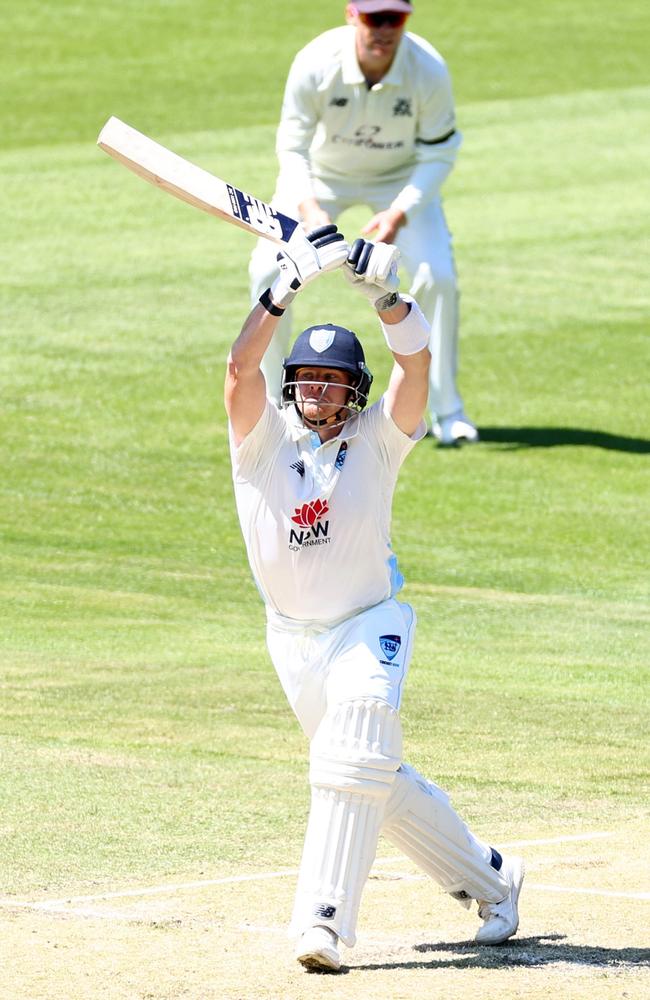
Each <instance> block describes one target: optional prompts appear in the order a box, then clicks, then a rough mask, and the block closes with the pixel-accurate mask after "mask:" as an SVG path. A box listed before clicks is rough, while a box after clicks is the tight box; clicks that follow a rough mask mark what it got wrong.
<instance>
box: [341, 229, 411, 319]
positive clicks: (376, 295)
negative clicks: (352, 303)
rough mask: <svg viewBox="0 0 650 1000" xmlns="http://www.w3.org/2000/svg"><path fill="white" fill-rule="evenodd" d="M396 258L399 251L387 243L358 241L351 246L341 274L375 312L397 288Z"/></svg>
mask: <svg viewBox="0 0 650 1000" xmlns="http://www.w3.org/2000/svg"><path fill="white" fill-rule="evenodd" d="M399 258H400V252H399V250H398V249H397V247H395V246H392V244H390V243H372V242H371V241H370V240H364V239H358V240H355V241H354V243H353V244H352V247H351V249H350V253H349V254H348V258H347V261H346V264H345V267H344V268H343V274H344V275H345V277H346V279H347V280H348V281H349V282H350V284H351V285H352V286H353V287H354V288H356V289H357V290H358V291H359V292H360V293H361V295H364V296H365V297H366V298H367V299H368V301H369V302H370V303H371V305H373V306H374V307H375V309H378V308H381V306H382V305H385V301H384V300H388V299H389V298H390V296H392V295H393V294H394V293H395V292H397V289H398V288H399V278H398V277H397V265H398V263H399Z"/></svg>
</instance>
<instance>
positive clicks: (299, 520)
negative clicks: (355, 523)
mask: <svg viewBox="0 0 650 1000" xmlns="http://www.w3.org/2000/svg"><path fill="white" fill-rule="evenodd" d="M328 513H329V504H328V502H327V500H310V501H309V502H308V503H304V504H302V506H300V507H296V508H295V510H294V512H293V514H292V515H291V520H292V521H293V523H294V524H295V525H297V527H295V528H291V529H290V531H289V548H290V549H291V551H292V552H298V551H299V550H300V549H303V548H306V547H308V546H310V545H329V544H330V541H331V539H330V537H329V530H330V523H329V521H326V520H324V518H325V515H326V514H328Z"/></svg>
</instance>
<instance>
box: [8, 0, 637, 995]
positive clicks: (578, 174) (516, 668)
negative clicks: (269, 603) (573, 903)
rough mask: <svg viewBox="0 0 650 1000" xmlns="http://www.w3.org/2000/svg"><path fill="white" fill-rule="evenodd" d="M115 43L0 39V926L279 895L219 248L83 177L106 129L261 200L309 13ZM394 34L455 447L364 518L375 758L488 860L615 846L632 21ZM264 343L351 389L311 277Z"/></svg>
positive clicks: (235, 236) (120, 14)
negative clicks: (452, 378)
mask: <svg viewBox="0 0 650 1000" xmlns="http://www.w3.org/2000/svg"><path fill="white" fill-rule="evenodd" d="M134 7H135V5H132V4H127V3H126V2H125V0H116V2H115V3H113V4H112V5H111V6H110V7H106V6H105V5H103V4H99V3H97V2H90V0H87V2H85V3H75V4H73V3H71V2H70V0H59V2H58V3H56V4H54V3H51V2H44V0H43V2H38V0H25V2H24V3H23V4H22V5H20V7H14V8H13V9H11V10H7V11H6V12H4V14H3V31H4V35H5V44H4V45H3V51H4V52H5V59H4V71H3V75H4V80H5V83H4V92H5V100H4V101H3V102H2V105H1V106H0V126H1V127H0V173H1V175H2V184H1V185H0V218H1V219H2V230H3V233H4V239H3V241H2V244H1V245H0V263H1V273H2V282H1V290H0V336H1V344H2V354H1V360H0V470H1V471H0V531H1V549H0V690H1V692H2V697H1V700H0V760H1V761H2V769H1V777H0V781H1V783H2V785H1V788H0V801H1V802H2V813H1V818H0V829H1V830H2V834H3V836H2V840H3V850H2V853H1V855H0V878H1V880H2V886H3V890H2V891H3V894H4V896H5V897H7V896H10V895H12V894H17V895H20V896H28V895H29V894H30V893H34V892H37V891H39V892H40V891H47V892H50V893H61V892H73V891H77V892H83V891H85V890H86V889H87V887H89V886H100V887H101V886H116V885H129V884H137V883H139V884H146V883H152V884H154V883H156V882H159V881H161V880H165V879H167V878H169V879H176V878H179V877H181V876H182V877H184V878H198V877H199V876H200V873H202V872H205V871H208V872H210V873H215V872H223V873H231V872H235V871H240V870H251V869H254V870H260V871H261V870H264V869H268V868H273V867H274V866H278V865H281V864H290V865H295V864H296V863H297V860H298V858H299V852H300V846H301V840H302V832H303V826H304V817H305V811H306V808H307V795H308V793H307V784H306V748H305V745H304V742H303V739H302V737H301V736H300V734H299V733H298V731H297V726H296V724H295V723H294V720H293V719H292V717H291V716H290V713H289V710H288V708H287V707H286V705H285V702H284V699H283V696H282V693H281V691H280V689H279V685H278V684H277V681H276V679H275V676H274V674H273V671H272V668H271V666H270V663H269V661H268V658H267V656H266V652H265V647H264V644H263V611H262V608H261V606H260V604H259V600H258V596H257V592H256V590H255V587H254V585H253V583H252V581H251V579H250V576H249V572H248V568H247V565H246V562H245V556H244V551H243V544H242V542H241V540H240V536H239V529H238V525H237V522H236V517H235V511H234V503H233V499H232V491H231V484H230V470H229V463H228V455H227V447H226V424H225V418H224V412H223V405H222V401H221V392H222V381H223V369H224V360H225V357H226V354H227V349H228V346H229V343H230V342H231V340H232V339H233V338H234V336H235V335H236V333H237V332H238V329H239V325H240V323H241V321H242V319H243V317H244V315H245V313H246V311H247V308H248V298H247V295H248V293H247V273H246V267H247V260H248V255H249V253H250V250H251V249H252V243H251V241H250V239H249V238H248V237H247V235H246V234H244V233H242V232H241V231H240V230H237V229H234V228H232V227H229V226H227V225H223V224H220V223H219V222H217V221H216V220H214V219H211V218H209V217H208V216H205V215H203V214H201V213H199V212H196V211H195V210H192V209H191V208H189V207H188V206H186V205H182V204H180V203H178V202H176V201H175V200H173V199H170V198H168V197H166V196H164V195H163V194H161V193H159V192H156V191H154V190H153V189H151V188H150V187H148V186H147V185H145V184H143V183H142V182H141V181H140V180H139V179H137V178H135V177H133V176H132V175H130V174H129V173H127V171H125V170H123V169H122V168H121V167H119V166H118V165H116V164H115V163H114V162H112V161H110V160H109V159H108V158H107V157H106V156H104V154H102V153H101V152H100V151H99V150H97V149H96V147H95V140H96V136H97V133H98V132H99V130H100V128H101V126H102V125H103V123H104V121H105V120H106V118H107V117H108V116H109V115H110V114H116V115H118V116H120V117H122V118H125V119H126V120H127V121H130V122H131V123H132V124H133V125H135V126H136V127H138V128H140V129H142V130H143V131H145V132H148V133H150V134H152V135H154V136H155V137H156V138H158V139H160V140H161V141H163V142H165V143H166V144H168V145H170V146H172V148H175V149H176V150H177V151H178V152H180V153H182V154H184V155H186V156H188V157H189V158H190V159H194V160H195V161H197V162H199V163H201V164H202V165H203V166H205V167H207V168H208V169H213V170H214V171H215V172H216V173H218V174H219V175H220V176H223V177H226V178H229V179H232V180H234V181H236V182H237V183H238V184H239V185H240V186H241V187H244V188H245V189H249V190H253V191H255V192H256V193H258V194H259V195H260V196H261V197H270V195H271V193H272V190H273V182H274V178H275V159H274V154H273V139H274V128H275V122H276V118H277V113H278V109H279V103H280V96H281V88H282V85H283V82H284V76H285V73H286V70H287V68H288V65H289V62H290V59H291V57H292V55H293V53H294V52H295V51H296V50H297V49H298V48H299V47H300V45H301V44H303V43H304V42H306V41H307V40H308V39H309V38H310V37H312V36H313V35H314V34H316V33H317V32H318V31H319V30H323V29H325V28H326V27H330V26H334V25H336V24H337V23H339V21H340V17H341V7H342V5H340V4H339V3H333V2H331V0H328V2H327V3H326V4H324V5H320V6H313V5H312V6H309V7H306V8H305V10H304V11H302V10H301V11H300V16H299V18H298V17H297V12H296V7H295V4H288V3H285V2H283V3H280V4H278V5H276V7H274V13H273V17H272V18H269V17H268V12H267V8H266V7H265V5H263V4H262V3H260V2H258V0H246V2H244V0H239V2H237V0H235V2H234V3H232V4H230V5H228V6H226V7H222V8H217V7H216V6H215V5H214V4H213V3H208V2H207V0H197V2H193V3H190V2H189V0H168V2H162V0H160V2H155V3H154V2H146V3H143V4H141V5H139V7H138V8H137V10H135V9H134ZM424 8H425V5H424V4H423V3H420V4H418V12H417V14H416V15H415V16H414V18H413V25H412V26H413V30H415V31H416V32H418V33H420V34H423V35H425V36H426V37H428V38H430V39H431V40H432V41H433V42H434V44H436V45H437V46H438V47H439V48H440V50H441V51H442V52H443V54H444V55H445V57H446V58H447V60H448V62H449V65H450V68H451V70H452V74H453V78H454V82H455V90H456V97H457V102H458V112H459V123H460V127H461V129H462V131H463V133H464V136H465V141H464V148H463V150H462V152H461V156H460V158H459V161H458V165H457V168H456V170H455V172H454V174H453V175H452V178H451V179H450V181H449V182H448V184H447V186H446V189H445V195H446V200H445V204H446V209H447V214H448V217H449V220H450V223H451V226H452V229H453V231H454V234H455V245H456V252H457V263H458V268H459V272H460V278H461V285H462V292H463V297H462V347H461V377H460V382H461V387H462V391H463V395H464V397H465V401H466V404H467V408H468V411H469V413H470V414H471V416H472V417H474V418H475V419H476V420H477V421H478V424H479V426H480V428H481V431H482V439H483V440H482V442H481V444H479V445H478V446H477V447H475V448H473V449H465V450H460V451H453V452H446V451H441V450H437V449H436V448H434V447H432V446H431V445H430V443H429V442H425V443H424V444H422V445H420V446H419V447H418V448H417V449H416V450H415V452H414V454H413V455H412V456H411V457H410V459H409V461H408V464H407V466H406V467H405V470H404V473H403V476H402V479H401V482H400V485H399V489H398V492H397V496H396V504H395V516H394V527H393V541H394V544H395V547H396V550H397V553H398V556H399V557H400V563H401V566H402V569H403V571H404V573H405V576H406V579H407V581H408V586H407V589H406V590H405V597H406V599H407V600H410V601H411V602H412V603H413V604H414V606H415V607H416V609H417V612H418V617H419V622H420V625H419V632H418V639H417V643H416V653H415V657H414V661H413V665H412V672H411V677H410V680H409V686H408V688H407V694H406V699H405V706H404V712H403V717H404V724H405V730H406V746H407V754H408V757H409V759H410V760H411V761H412V762H413V763H415V764H417V765H419V766H421V767H423V768H425V769H426V770H427V772H428V773H429V774H430V775H431V777H434V778H435V780H438V781H439V782H440V783H441V784H442V785H443V786H445V787H446V788H448V789H449V790H451V791H452V792H453V794H454V799H455V801H456V803H457V804H458V805H459V806H460V808H461V811H462V812H463V813H464V814H465V815H466V816H467V818H468V819H469V820H470V821H471V822H472V823H473V824H474V826H475V827H476V829H477V831H478V832H480V833H482V834H484V835H486V836H488V835H489V836H490V837H492V839H493V840H495V841H497V842H498V840H499V839H502V840H507V839H509V838H510V839H512V838H513V837H515V836H519V837H525V836H544V835H548V836H553V835H559V834H562V833H565V832H568V833H571V832H579V831H581V830H592V829H600V828H602V827H603V826H610V827H611V828H613V829H616V828H620V827H623V826H625V825H626V824H630V823H635V824H638V825H639V826H641V825H643V826H644V827H645V829H646V831H647V829H648V826H647V824H648V780H649V777H650V751H649V745H648V732H649V731H650V709H649V703H648V680H649V670H648V659H649V657H648V652H649V646H650V641H649V640H650V629H649V627H648V625H649V603H648V596H649V594H648V591H649V587H648V553H649V551H650V531H649V520H650V519H649V518H648V495H649V485H650V475H649V460H648V455H649V453H650V421H649V419H648V389H647V385H648V375H647V373H648V346H647V345H648V336H647V334H648V315H649V308H650V290H649V287H648V279H647V260H648V247H649V245H650V241H649V235H650V223H649V222H648V214H647V205H648V203H649V201H650V173H649V172H648V162H650V111H649V102H650V62H649V61H648V59H647V52H648V46H649V44H650V9H649V8H648V7H647V5H646V4H642V3H640V2H636V0H620V2H619V3H617V4H597V3H595V2H583V3H579V2H577V0H569V2H568V3H567V2H566V0H565V2H564V3H559V2H558V0H549V2H547V3H545V4H543V5H541V6H540V5H539V4H534V3H532V2H530V0H524V2H523V3H521V4H519V5H518V6H517V8H516V11H514V12H513V8H512V5H511V4H506V3H503V2H497V3H494V4H492V5H491V6H490V11H489V14H488V13H485V9H484V6H483V5H482V4H480V3H478V2H476V0H467V2H463V3H460V4H455V5H452V6H451V8H444V7H443V6H442V5H431V9H429V7H428V6H427V8H426V10H425V9H424ZM258 19H259V21H260V23H263V25H264V27H263V29H262V27H261V26H258ZM7 40H10V41H11V45H9V41H7ZM364 219H365V214H364V211H363V210H362V209H359V210H355V211H354V212H351V213H349V214H348V215H347V216H344V217H343V220H342V222H341V226H342V228H343V229H344V230H345V232H346V234H347V235H348V236H349V237H354V236H356V235H357V230H358V227H359V226H360V225H361V224H362V222H363V221H364ZM297 313H298V322H301V321H302V320H304V321H305V322H307V321H308V319H309V320H310V321H313V320H312V319H311V317H314V316H318V315H320V316H322V317H323V318H327V319H329V318H330V317H331V318H334V319H336V318H338V319H341V317H342V316H344V317H345V319H346V321H348V322H350V323H352V324H353V325H354V324H356V325H357V327H358V328H359V329H360V331H361V332H362V333H363V335H364V336H365V340H366V343H367V346H368V353H369V361H370V366H371V368H372V369H373V371H374V372H375V376H376V381H375V384H376V385H379V386H381V385H382V383H383V382H384V380H385V377H386V375H387V372H388V357H387V354H386V351H385V349H384V348H383V347H382V344H381V343H380V338H379V336H378V335H377V333H376V332H375V331H374V330H373V328H372V325H371V324H369V322H368V315H367V311H366V310H365V309H364V307H363V304H362V303H361V302H357V301H356V299H355V298H354V297H353V296H351V295H348V292H347V290H345V291H342V290H341V287H340V286H339V283H338V282H337V276H335V275H333V276H331V277H330V278H328V279H325V280H324V281H323V282H322V283H320V284H318V286H317V287H314V286H312V287H310V288H309V289H307V290H306V291H305V293H304V294H303V296H302V297H301V299H300V300H299V303H298V307H297ZM646 839H647V838H646ZM640 888H643V887H640ZM645 888H646V889H648V886H647V884H646V886H645ZM152 995H153V994H152ZM12 1000H13V998H12Z"/></svg>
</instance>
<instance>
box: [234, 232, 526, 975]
mask: <svg viewBox="0 0 650 1000" xmlns="http://www.w3.org/2000/svg"><path fill="white" fill-rule="evenodd" d="M293 253H294V252H293V251H292V254H293ZM398 256H399V251H397V250H396V248H395V247H393V246H388V245H385V244H377V245H375V244H373V243H370V242H368V241H366V240H357V241H355V243H354V245H353V246H352V248H350V247H348V245H347V243H346V242H345V241H344V240H343V237H342V236H341V234H340V233H339V232H338V231H337V228H336V226H334V225H329V226H325V227H322V228H320V229H318V230H316V231H315V232H313V233H311V234H310V235H309V238H308V240H305V244H304V247H303V248H302V249H301V250H300V251H299V252H298V253H295V254H294V256H293V259H290V258H289V257H288V256H287V255H286V253H285V254H284V255H283V254H281V255H280V256H279V266H280V275H279V277H278V278H277V279H276V281H275V282H274V283H273V285H272V286H271V288H268V289H266V290H265V291H264V293H263V294H262V296H261V298H260V301H259V303H258V304H257V305H256V306H255V307H254V308H253V310H252V312H251V313H250V315H249V316H248V318H247V319H246V321H245V323H244V325H243V328H242V331H241V333H240V334H239V336H238V337H237V339H236V340H235V342H234V344H233V346H232V349H231V352H230V356H229V359H228V371H227V375H226V386H225V401H226V409H227V411H228V417H229V433H230V442H231V456H232V464H233V479H234V488H235V497H236V502H237V511H238V514H239V519H240V523H241V528H242V532H243V535H244V539H245V541H246V546H247V549H248V558H249V562H250V565H251V569H252V571H253V575H254V577H255V581H256V583H257V587H258V589H259V592H260V594H261V596H262V598H263V600H264V602H265V604H266V612H267V623H268V624H267V644H268V649H269V652H270V655H271V659H272V661H273V664H274V666H275V669H276V671H277V673H278V676H279V679H280V682H281V684H282V687H283V689H284V692H285V694H286V696H287V699H288V701H289V704H290V705H291V708H292V709H293V711H294V713H295V714H296V716H297V718H298V720H299V722H300V724H301V726H302V728H303V730H304V732H305V734H306V736H307V737H308V739H309V742H310V772H309V780H310V784H311V809H310V815H309V821H308V824H307V831H306V835H305V843H304V849H303V855H302V860H301V864H300V873H299V877H298V887H297V892H296V900H295V907H294V913H293V919H292V922H291V931H292V933H293V935H294V936H295V937H297V938H298V943H297V948H296V958H297V959H298V961H299V962H301V963H302V964H303V965H304V966H305V967H306V968H308V969H317V970H321V971H322V970H330V971H336V970H338V969H339V968H340V964H341V960H340V956H339V951H338V944H339V940H341V941H343V942H344V943H345V944H346V945H348V946H349V947H352V946H353V945H354V943H355V928H356V922H357V913H358V909H359V903H360V900H361V893H362V890H363V887H364V885H365V883H366V880H367V877H368V874H369V871H370V868H371V865H372V863H373V860H374V857H375V853H376V848H377V839H378V837H379V833H380V831H381V832H382V833H383V834H384V835H385V836H386V837H387V838H388V839H389V840H391V841H392V842H393V843H394V844H396V845H397V846H398V847H399V848H400V849H401V850H402V851H403V852H404V853H405V854H406V855H408V857H410V858H412V859H413V861H415V862H416V864H417V865H418V866H419V867H420V868H421V869H423V870H424V871H425V872H426V873H427V874H428V875H430V876H431V877H432V878H433V879H434V880H435V881H436V882H437V883H438V884H439V885H440V886H442V888H443V889H444V890H445V891H446V892H448V893H449V894H450V895H451V896H453V897H454V898H455V899H457V900H458V901H459V902H460V903H461V904H463V905H464V906H466V907H467V908H469V907H470V905H471V903H472V901H473V900H476V901H477V902H478V913H479V917H480V918H481V920H482V925H481V926H480V928H479V930H478V932H477V935H476V939H477V941H479V942H480V943H482V944H498V943H500V942H502V941H505V940H506V939H507V938H509V937H510V936H511V935H512V934H514V933H515V931H516V929H517V926H518V922H519V921H518V910H517V906H518V896H519V890H520V887H521V883H522V879H523V864H522V862H521V860H520V859H518V858H513V857H511V858H505V857H503V856H502V855H501V854H500V853H499V852H498V851H497V850H495V849H494V848H492V847H489V846H488V845H487V844H484V843H482V842H481V841H479V840H477V838H476V837H474V835H473V834H472V833H471V832H470V831H469V830H468V828H467V827H466V825H465V824H464V823H463V822H462V820H461V819H460V818H459V816H458V815H457V814H456V812H455V811H454V809H453V808H452V806H451V803H450V801H449V798H448V797H447V795H446V794H445V792H443V791H442V790H441V789H440V788H438V787H437V786H436V785H434V784H432V783H431V782H429V781H427V780H426V778H423V777H422V776H421V775H419V774H418V773H417V772H416V771H415V770H414V769H413V768H412V767H410V766H409V765H408V764H406V763H405V762H404V759H403V756H402V738H401V730H400V718H399V710H400V701H401V697H402V692H403V689H404V683H405V678H406V673H407V670H408V666H409V661H410V657H411V649H412V644H413V637H414V633H415V614H414V612H413V610H412V608H411V607H410V606H409V605H408V604H405V603H403V602H402V601H399V600H397V595H398V593H399V591H400V589H401V586H402V583H403V580H402V577H401V575H400V573H399V570H398V568H397V562H396V559H395V556H394V554H393V552H392V550H391V545H390V522H391V508H392V497H393V491H394V488H395V483H396V479H397V475H398V472H399V469H400V466H401V464H402V462H403V461H404V459H405V458H406V456H407V455H408V453H409V452H410V451H411V449H412V448H413V446H414V445H415V443H416V442H417V441H418V440H419V439H420V438H422V437H423V435H424V433H425V429H426V428H425V423H424V421H423V419H422V416H423V413H424V412H425V409H426V400H427V389H428V369H429V361H430V356H429V349H428V341H429V325H428V323H427V321H426V320H425V318H424V316H423V314H422V312H421V311H420V309H419V307H418V305H417V304H416V303H415V301H414V300H413V299H411V298H410V297H404V298H402V297H400V296H399V295H398V293H397V286H398V280H397V258H398ZM335 269H340V270H341V271H342V273H343V275H344V276H345V278H347V280H348V281H349V282H350V283H351V284H352V285H353V287H354V288H356V289H358V291H359V292H360V293H362V294H363V295H364V296H365V297H366V298H367V299H368V300H369V301H370V303H371V304H372V306H373V309H374V310H376V312H375V315H377V316H378V318H379V326H380V327H381V330H382V331H383V334H384V337H385V339H386V343H387V344H388V348H389V350H390V351H391V352H392V355H393V368H392V373H391V376H390V380H389V383H388V386H387V388H386V390H385V392H384V394H383V395H382V396H381V398H380V399H379V401H378V402H376V403H374V405H372V406H370V407H366V403H367V401H368V393H369V390H370V386H371V383H372V375H371V374H370V372H369V371H368V369H367V367H366V364H365V358H364V352H363V348H362V346H361V344H360V342H359V340H358V339H357V337H356V335H355V334H354V333H353V332H352V331H351V330H348V329H346V328H345V327H342V326H338V325H335V324H333V323H329V322H327V323H320V324H317V325H316V326H312V327H310V328H308V329H307V330H305V331H303V333H301V334H300V336H299V337H298V339H297V340H296V342H295V344H294V345H293V348H292V350H291V353H290V355H289V357H288V358H287V359H286V360H285V362H284V365H283V380H282V390H281V404H282V407H281V409H278V408H277V407H276V405H275V404H274V403H273V402H272V400H270V399H269V398H268V397H267V392H266V384H265V381H264V376H263V374H262V371H261V367H260V366H261V364H262V358H263V357H264V355H265V353H266V352H267V350H268V347H269V344H270V343H271V341H272V339H273V337H274V336H275V335H276V334H277V329H278V325H279V323H280V321H281V318H282V316H283V315H284V313H285V310H286V308H287V306H288V305H289V304H290V303H291V301H292V300H293V298H294V297H295V295H296V294H297V293H298V292H299V291H300V289H301V288H304V286H305V285H306V284H308V283H309V282H311V281H313V280H315V279H316V278H318V277H320V276H321V275H322V274H324V273H325V272H327V271H331V270H335Z"/></svg>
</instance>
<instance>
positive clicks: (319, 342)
mask: <svg viewBox="0 0 650 1000" xmlns="http://www.w3.org/2000/svg"><path fill="white" fill-rule="evenodd" d="M335 332H336V331H335V330H312V332H311V333H310V335H309V346H310V347H311V348H313V350H314V351H316V352H317V353H318V354H322V353H323V351H326V350H327V348H328V347H331V346H332V344H333V343H334V336H335Z"/></svg>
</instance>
